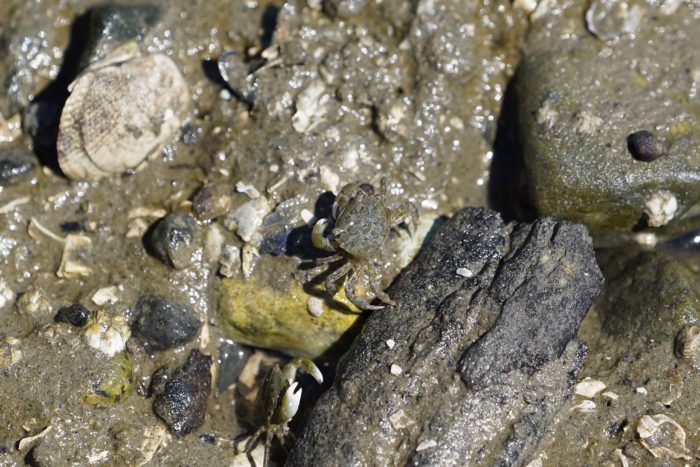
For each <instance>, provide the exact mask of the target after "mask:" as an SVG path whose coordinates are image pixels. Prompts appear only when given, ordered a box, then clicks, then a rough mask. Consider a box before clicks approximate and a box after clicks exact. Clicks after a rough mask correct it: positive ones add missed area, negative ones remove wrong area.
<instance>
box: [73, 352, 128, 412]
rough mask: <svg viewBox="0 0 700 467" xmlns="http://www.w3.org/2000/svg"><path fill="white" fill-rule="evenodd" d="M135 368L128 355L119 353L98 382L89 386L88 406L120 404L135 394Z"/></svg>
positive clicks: (86, 400)
mask: <svg viewBox="0 0 700 467" xmlns="http://www.w3.org/2000/svg"><path fill="white" fill-rule="evenodd" d="M134 380H135V378H134V367H133V365H132V363H131V361H130V360H129V359H128V357H127V356H126V354H124V353H123V352H122V353H119V354H117V355H115V356H114V358H112V360H111V361H110V362H109V366H108V368H106V371H105V373H104V374H103V375H101V378H100V379H99V380H98V381H95V382H93V383H90V384H88V387H87V389H86V394H85V397H84V398H83V400H84V401H85V403H86V404H90V405H98V404H120V403H122V402H124V401H125V400H126V399H127V397H129V395H131V393H132V392H134Z"/></svg>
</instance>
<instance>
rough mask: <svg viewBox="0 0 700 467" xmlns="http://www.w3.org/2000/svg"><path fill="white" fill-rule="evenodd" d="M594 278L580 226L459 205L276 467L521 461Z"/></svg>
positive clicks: (559, 376)
mask: <svg viewBox="0 0 700 467" xmlns="http://www.w3.org/2000/svg"><path fill="white" fill-rule="evenodd" d="M458 268H466V269H468V270H469V271H471V272H472V273H473V276H471V277H465V276H470V274H464V271H463V270H460V272H461V273H462V274H457V269H458ZM601 284H602V276H601V274H600V271H599V270H598V267H597V265H596V263H595V258H594V255H593V249H592V247H591V240H590V238H589V237H588V234H587V232H586V229H585V228H584V227H582V226H580V225H574V224H569V223H556V222H554V221H552V220H550V219H543V220H539V221H537V222H535V223H534V224H531V225H530V224H521V225H516V226H514V227H513V228H512V231H511V229H510V228H509V227H506V226H505V225H504V224H503V222H502V220H501V219H500V217H499V215H498V214H497V213H495V212H493V211H489V210H486V209H465V210H462V211H459V212H458V213H457V214H455V215H454V217H452V219H450V220H449V221H447V222H446V223H445V224H444V225H443V226H441V227H440V229H439V230H438V231H437V232H436V234H435V235H434V237H433V238H432V240H431V241H430V243H429V244H428V245H427V246H426V247H425V248H424V249H423V250H422V251H421V252H420V254H419V255H418V257H417V258H416V259H415V261H414V262H413V264H412V265H411V266H409V267H408V268H407V269H406V271H405V272H404V273H403V274H402V275H401V276H400V277H399V279H397V281H396V282H395V284H394V285H393V286H392V287H391V288H390V295H391V296H392V298H393V299H394V300H395V301H396V302H397V306H396V307H391V308H389V309H387V310H385V311H383V312H377V313H374V314H372V315H371V316H370V317H369V319H368V320H367V324H366V327H365V330H364V332H363V333H362V334H361V335H360V336H359V338H358V339H357V341H356V342H355V345H354V346H353V348H352V349H351V350H350V351H349V352H348V354H346V356H345V357H344V358H343V360H342V361H341V363H340V364H339V366H338V372H337V379H336V381H335V383H334V385H333V387H332V388H331V389H330V390H329V391H328V392H327V393H326V394H324V396H322V398H321V399H320V400H319V402H318V404H317V405H316V407H315V408H314V409H313V411H312V413H311V414H310V417H309V419H308V422H307V424H306V427H305V431H304V435H303V438H301V439H300V441H299V442H298V444H297V446H296V448H295V449H294V451H293V452H292V454H291V456H290V458H289V460H288V465H316V466H326V465H466V464H471V463H474V464H476V463H484V465H494V464H519V463H522V462H523V461H525V460H526V459H527V456H528V455H530V454H532V449H533V447H534V446H535V445H536V443H537V441H538V440H539V439H540V438H541V436H542V435H543V432H544V429H545V427H546V425H547V423H548V422H549V421H550V420H551V417H552V415H553V414H554V413H555V412H556V410H557V409H558V408H559V407H560V405H561V404H562V403H563V401H564V400H565V399H566V397H567V396H568V395H569V393H570V391H571V389H572V386H573V384H574V383H575V380H576V375H577V374H578V371H579V370H580V367H581V365H582V361H583V357H584V355H585V352H586V350H585V349H586V347H585V344H583V343H582V342H579V341H577V340H575V339H574V336H575V334H576V331H577V329H578V325H579V323H580V321H581V319H582V318H583V316H584V315H585V313H586V311H587V309H588V307H589V305H590V304H591V302H592V300H593V297H594V296H595V295H596V293H597V292H598V290H599V289H600V286H601ZM390 339H391V340H393V342H394V345H388V344H387V341H389V340H390ZM392 365H398V366H399V367H400V368H401V369H402V372H401V374H396V373H398V372H397V371H395V370H396V368H394V371H390V368H391V367H392Z"/></svg>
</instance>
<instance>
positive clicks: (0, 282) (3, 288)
mask: <svg viewBox="0 0 700 467" xmlns="http://www.w3.org/2000/svg"><path fill="white" fill-rule="evenodd" d="M14 300H15V292H14V291H13V290H12V289H11V288H10V286H9V285H7V282H5V280H4V279H0V308H3V307H4V306H5V305H8V304H10V303H12V302H14Z"/></svg>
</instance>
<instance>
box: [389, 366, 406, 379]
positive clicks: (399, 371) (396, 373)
mask: <svg viewBox="0 0 700 467" xmlns="http://www.w3.org/2000/svg"><path fill="white" fill-rule="evenodd" d="M389 372H391V374H392V375H394V376H399V375H402V374H403V368H401V367H400V366H398V365H397V364H395V363H392V364H391V368H389Z"/></svg>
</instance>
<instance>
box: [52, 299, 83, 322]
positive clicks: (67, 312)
mask: <svg viewBox="0 0 700 467" xmlns="http://www.w3.org/2000/svg"><path fill="white" fill-rule="evenodd" d="M89 318H90V311H89V310H88V309H87V308H85V307H84V306H83V305H81V304H80V303H74V304H72V305H69V306H64V307H63V308H59V310H58V312H57V313H56V316H54V317H53V320H54V321H56V322H57V323H68V324H71V325H73V326H75V327H78V328H82V327H83V326H85V325H86V324H87V322H88V319H89Z"/></svg>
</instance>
